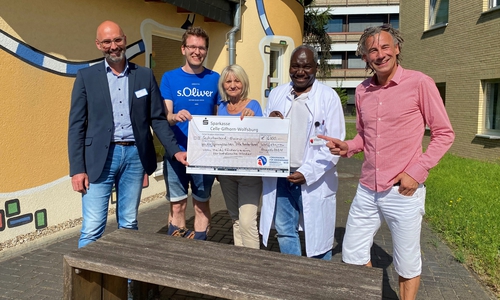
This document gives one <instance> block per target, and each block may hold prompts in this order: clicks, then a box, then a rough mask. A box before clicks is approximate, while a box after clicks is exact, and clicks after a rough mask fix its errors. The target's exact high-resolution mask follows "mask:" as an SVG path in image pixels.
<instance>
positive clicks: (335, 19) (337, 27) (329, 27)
mask: <svg viewBox="0 0 500 300" xmlns="http://www.w3.org/2000/svg"><path fill="white" fill-rule="evenodd" d="M325 30H326V32H344V17H343V16H330V18H329V19H328V23H327V24H326V26H325Z"/></svg>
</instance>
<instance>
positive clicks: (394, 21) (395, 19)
mask: <svg viewBox="0 0 500 300" xmlns="http://www.w3.org/2000/svg"><path fill="white" fill-rule="evenodd" d="M389 24H391V25H392V27H393V28H396V29H398V28H399V15H389Z"/></svg>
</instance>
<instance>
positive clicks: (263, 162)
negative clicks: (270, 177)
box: [257, 155, 267, 166]
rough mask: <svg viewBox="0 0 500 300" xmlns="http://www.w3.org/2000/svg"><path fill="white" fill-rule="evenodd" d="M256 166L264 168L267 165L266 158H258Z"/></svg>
mask: <svg viewBox="0 0 500 300" xmlns="http://www.w3.org/2000/svg"><path fill="white" fill-rule="evenodd" d="M257 164H258V165H259V166H265V165H266V164H267V158H266V157H265V156H262V155H261V156H259V157H257Z"/></svg>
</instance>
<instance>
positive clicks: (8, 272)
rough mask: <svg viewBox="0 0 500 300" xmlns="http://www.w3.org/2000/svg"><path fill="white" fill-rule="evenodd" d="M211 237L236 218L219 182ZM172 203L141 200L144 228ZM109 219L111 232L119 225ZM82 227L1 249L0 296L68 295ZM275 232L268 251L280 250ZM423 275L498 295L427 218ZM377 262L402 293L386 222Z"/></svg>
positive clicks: (158, 222)
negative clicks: (69, 263) (66, 270)
mask: <svg viewBox="0 0 500 300" xmlns="http://www.w3.org/2000/svg"><path fill="white" fill-rule="evenodd" d="M360 168H361V162H360V161H359V160H356V159H341V160H340V163H339V167H338V169H339V181H340V185H339V191H338V195H337V228H336V234H335V235H336V238H335V240H336V241H335V244H334V250H333V258H332V259H333V260H334V261H341V250H342V246H341V242H342V238H343V235H344V232H345V223H346V219H347V214H348V210H349V205H350V203H351V201H352V198H353V196H354V194H355V191H356V186H357V183H358V179H359V172H360ZM211 209H212V229H211V231H210V233H209V240H210V241H211V242H217V243H226V244H232V243H233V240H232V230H231V227H232V222H231V219H230V217H229V216H228V214H227V211H226V210H225V204H224V199H223V197H222V193H221V191H220V188H219V185H218V184H215V185H214V189H213V195H212V200H211ZM167 211H168V203H167V202H166V201H165V200H164V199H161V200H156V201H154V202H152V203H148V204H146V205H142V206H141V208H140V213H139V227H140V229H139V230H140V231H145V232H159V233H164V232H165V231H166V219H167V218H166V216H167ZM188 218H189V220H188V226H190V227H191V228H192V226H193V219H192V209H189V210H188ZM115 228H116V222H115V221H114V219H110V221H109V223H108V226H107V231H106V233H109V232H111V231H112V230H115ZM78 235H79V232H78V230H68V231H66V232H62V233H58V234H57V235H55V236H53V237H52V238H48V239H44V240H43V241H38V242H36V243H32V244H31V245H28V246H27V247H22V248H12V249H7V250H4V251H2V252H0V299H50V300H52V299H61V298H62V295H63V271H62V256H63V255H64V254H65V253H68V252H71V251H73V250H75V249H76V248H77V240H78ZM273 236H274V234H273V233H272V234H271V239H270V241H269V244H268V247H267V248H265V247H264V246H261V249H263V251H279V246H278V243H277V241H276V240H275V239H274V238H273ZM421 244H422V261H423V271H422V277H421V278H422V281H421V286H420V290H419V293H418V296H417V299H426V300H438V299H446V300H450V299H474V300H481V299H496V297H495V296H494V295H493V294H492V293H491V292H490V291H489V290H488V289H487V288H485V287H484V286H483V285H482V284H481V283H480V282H479V281H478V280H477V279H476V277H475V275H474V274H472V273H471V272H469V271H468V269H467V268H466V267H464V266H463V265H462V264H460V263H459V262H457V261H456V260H455V259H454V258H453V255H452V252H451V251H450V249H449V248H448V247H447V246H446V245H445V244H444V243H443V242H441V240H440V239H439V238H438V237H437V236H436V235H435V234H434V233H433V232H432V231H431V230H430V229H429V227H428V226H427V225H426V224H425V223H424V224H423V227H422V239H421ZM372 262H373V265H374V267H377V268H382V269H383V270H384V281H383V282H384V286H383V299H398V275H397V273H396V272H395V270H394V266H393V265H392V240H391V236H390V232H389V230H388V228H387V226H385V225H383V226H382V227H381V229H380V230H379V232H378V233H377V235H376V236H375V240H374V245H373V247H372ZM161 299H178V300H187V299H218V298H215V297H210V296H206V295H200V294H195V293H190V292H186V291H181V290H175V289H169V288H161Z"/></svg>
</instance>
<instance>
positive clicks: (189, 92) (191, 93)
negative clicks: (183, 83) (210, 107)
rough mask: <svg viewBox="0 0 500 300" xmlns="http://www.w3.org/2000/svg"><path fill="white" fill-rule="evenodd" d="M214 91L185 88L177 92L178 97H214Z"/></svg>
mask: <svg viewBox="0 0 500 300" xmlns="http://www.w3.org/2000/svg"><path fill="white" fill-rule="evenodd" d="M213 93H214V91H202V90H199V89H197V88H195V87H194V88H188V87H185V88H184V89H182V90H178V91H177V96H178V97H212V95H213Z"/></svg>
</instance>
